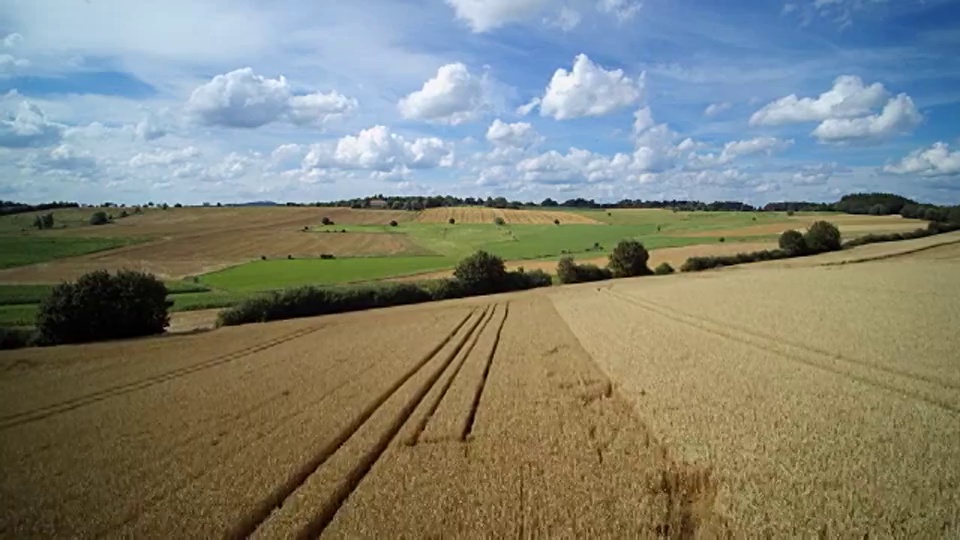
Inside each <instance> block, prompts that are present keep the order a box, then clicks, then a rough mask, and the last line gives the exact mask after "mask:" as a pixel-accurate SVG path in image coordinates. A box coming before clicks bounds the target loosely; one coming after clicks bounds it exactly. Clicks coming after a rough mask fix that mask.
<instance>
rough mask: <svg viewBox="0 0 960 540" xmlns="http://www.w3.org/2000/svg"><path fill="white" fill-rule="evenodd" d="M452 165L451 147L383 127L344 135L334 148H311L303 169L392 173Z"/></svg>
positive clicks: (437, 140) (443, 143)
mask: <svg viewBox="0 0 960 540" xmlns="http://www.w3.org/2000/svg"><path fill="white" fill-rule="evenodd" d="M452 165H453V147H452V145H450V144H449V143H446V142H444V141H443V140H441V139H438V138H436V137H424V138H417V139H414V140H407V139H406V138H404V137H403V136H401V135H398V134H396V133H393V132H391V131H390V129H389V128H387V127H385V126H374V127H372V128H369V129H365V130H363V131H361V132H360V133H358V134H357V135H347V136H345V137H343V138H342V139H340V140H339V141H337V143H336V145H335V146H333V147H330V146H326V145H313V146H311V147H310V151H309V152H308V153H307V155H306V157H304V159H303V168H304V169H323V168H339V169H365V170H371V171H380V172H391V171H396V170H403V169H407V168H409V169H428V168H434V167H450V166H452Z"/></svg>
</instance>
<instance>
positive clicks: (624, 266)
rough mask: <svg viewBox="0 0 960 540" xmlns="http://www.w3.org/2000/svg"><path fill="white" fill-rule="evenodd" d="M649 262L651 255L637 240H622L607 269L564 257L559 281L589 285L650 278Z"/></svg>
mask: <svg viewBox="0 0 960 540" xmlns="http://www.w3.org/2000/svg"><path fill="white" fill-rule="evenodd" d="M649 260H650V254H649V253H648V252H647V249H646V248H645V247H643V244H642V243H640V242H637V241H636V240H621V241H620V243H618V244H617V247H615V248H613V252H612V253H611V254H610V262H609V263H607V267H606V268H600V267H599V266H597V265H595V264H577V263H576V262H574V260H573V257H563V258H561V259H560V262H559V263H558V264H557V279H558V280H559V281H560V283H587V282H590V281H602V280H605V279H613V278H622V277H637V276H649V275H652V274H653V271H652V270H650V267H648V266H647V261H649ZM668 266H669V265H668ZM671 271H672V269H671Z"/></svg>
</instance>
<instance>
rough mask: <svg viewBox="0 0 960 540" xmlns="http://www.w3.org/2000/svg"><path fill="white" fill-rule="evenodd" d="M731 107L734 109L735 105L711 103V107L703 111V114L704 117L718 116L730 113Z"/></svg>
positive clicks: (708, 106)
mask: <svg viewBox="0 0 960 540" xmlns="http://www.w3.org/2000/svg"><path fill="white" fill-rule="evenodd" d="M731 107H733V104H732V103H729V102H726V101H724V102H721V103H711V104H710V105H707V108H706V109H704V110H703V114H704V116H717V115H718V114H720V113H722V112H724V111H729V110H730V108H731Z"/></svg>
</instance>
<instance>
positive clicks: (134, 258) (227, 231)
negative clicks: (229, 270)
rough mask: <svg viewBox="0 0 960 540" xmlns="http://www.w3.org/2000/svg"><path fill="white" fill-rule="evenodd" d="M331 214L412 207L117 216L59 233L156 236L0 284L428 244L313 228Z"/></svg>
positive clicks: (174, 273) (356, 216) (19, 272)
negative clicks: (110, 220)
mask: <svg viewBox="0 0 960 540" xmlns="http://www.w3.org/2000/svg"><path fill="white" fill-rule="evenodd" d="M325 216H329V217H330V218H331V219H333V220H334V222H335V223H344V224H347V223H360V224H363V223H381V222H384V223H385V222H386V221H384V220H387V221H388V220H389V219H393V218H403V217H406V218H410V217H412V214H411V213H409V212H392V211H372V210H371V211H363V210H350V209H344V208H268V209H260V208H254V209H238V208H222V209H221V208H178V209H171V210H167V211H159V212H158V211H155V212H151V213H148V214H145V215H142V216H133V217H129V218H125V219H121V220H118V221H117V222H116V223H114V224H111V225H104V226H101V227H98V228H92V227H80V228H76V229H66V230H63V231H56V232H57V234H60V235H62V236H61V237H67V236H68V235H90V234H93V233H94V232H95V233H97V234H102V235H104V236H130V237H137V238H155V239H154V240H152V241H149V242H146V243H143V244H137V245H133V246H127V247H123V248H118V249H113V250H109V251H103V252H98V253H92V254H89V255H82V256H79V257H71V258H68V259H58V260H54V261H50V262H47V263H41V264H34V265H30V266H20V267H16V268H9V269H4V270H0V282H5V283H55V282H60V281H63V280H68V279H76V278H77V277H79V276H80V275H82V274H84V273H86V272H90V271H93V270H99V269H107V270H118V269H121V268H131V269H137V270H144V271H147V272H151V273H154V274H156V275H158V276H160V277H162V278H164V279H178V278H181V277H184V276H190V275H196V274H202V273H207V272H213V271H215V270H220V269H222V268H226V267H229V266H233V265H237V264H240V263H244V262H248V261H251V260H255V259H259V258H260V257H261V256H265V257H268V258H286V257H287V256H288V255H292V256H293V257H297V258H303V257H318V256H319V255H320V254H321V253H331V254H333V255H335V256H338V257H345V256H373V255H382V256H390V255H420V254H425V253H426V250H424V249H423V248H421V247H420V246H418V245H416V244H415V243H413V242H412V241H411V240H410V239H408V238H407V237H406V236H402V235H385V234H373V233H363V232H349V233H314V232H303V231H302V229H303V227H308V226H314V225H319V223H320V220H321V219H322V218H323V217H325Z"/></svg>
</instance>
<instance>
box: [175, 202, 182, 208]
mask: <svg viewBox="0 0 960 540" xmlns="http://www.w3.org/2000/svg"><path fill="white" fill-rule="evenodd" d="M173 207H174V208H183V205H182V204H180V203H177V204H175V205H173Z"/></svg>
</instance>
